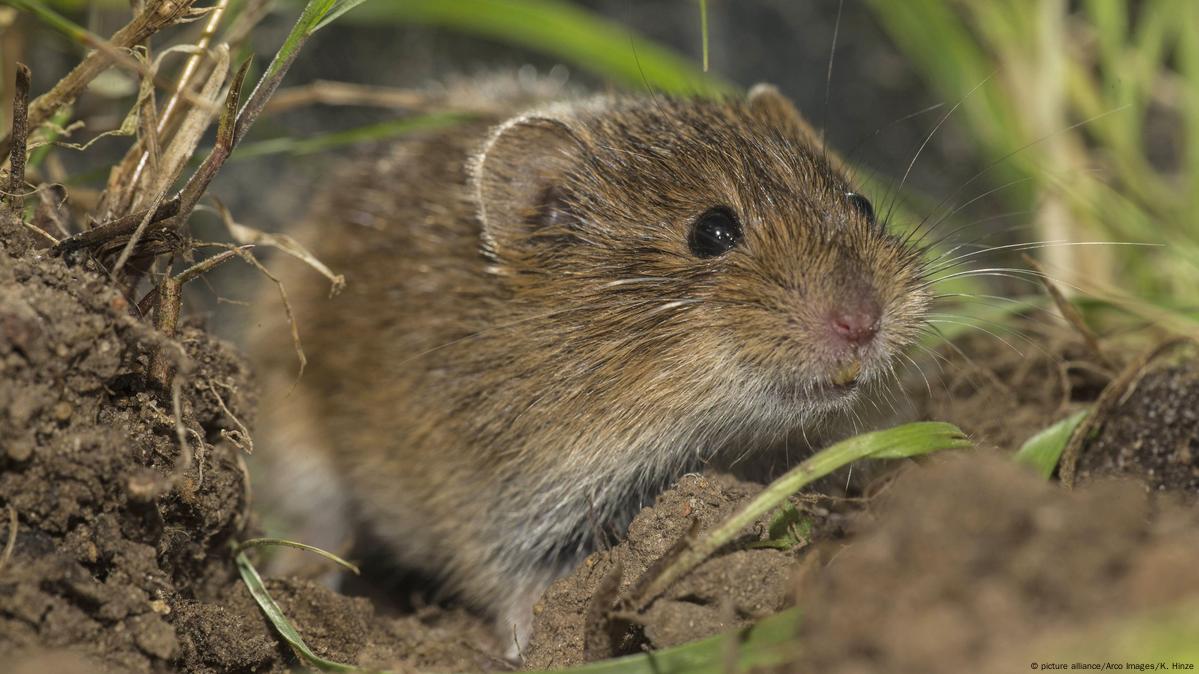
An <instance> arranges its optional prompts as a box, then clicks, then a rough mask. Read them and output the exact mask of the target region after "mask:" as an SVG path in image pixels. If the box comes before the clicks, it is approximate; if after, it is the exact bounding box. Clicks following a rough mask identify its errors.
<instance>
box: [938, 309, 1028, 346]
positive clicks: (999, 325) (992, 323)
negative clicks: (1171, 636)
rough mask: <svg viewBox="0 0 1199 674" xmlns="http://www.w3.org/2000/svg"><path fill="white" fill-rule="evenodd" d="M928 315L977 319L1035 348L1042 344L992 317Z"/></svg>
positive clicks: (963, 319)
mask: <svg viewBox="0 0 1199 674" xmlns="http://www.w3.org/2000/svg"><path fill="white" fill-rule="evenodd" d="M928 316H929V317H932V318H936V319H939V320H943V321H947V320H961V321H964V322H970V321H975V322H978V323H985V324H987V325H990V326H992V327H994V328H996V329H1000V330H1002V331H1004V332H1006V333H1007V334H1010V335H1013V336H1015V337H1018V338H1019V339H1021V340H1022V341H1024V342H1027V343H1028V344H1029V345H1031V346H1032V347H1033V348H1039V347H1040V345H1039V344H1037V343H1036V341H1035V340H1033V339H1032V338H1030V337H1029V336H1028V335H1026V334H1024V332H1023V331H1021V330H1019V329H1017V328H1014V327H1012V326H1011V325H1008V324H1006V323H1003V322H1000V321H994V320H991V319H989V318H982V317H980V316H962V315H959V314H945V313H930V314H928Z"/></svg>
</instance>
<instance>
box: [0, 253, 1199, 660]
mask: <svg viewBox="0 0 1199 674" xmlns="http://www.w3.org/2000/svg"><path fill="white" fill-rule="evenodd" d="M1038 329H1039V328H1038ZM1038 342H1039V343H1040V344H1041V345H1042V346H1041V349H1039V350H1037V352H1036V353H1037V354H1039V355H1034V356H1028V355H1025V356H1019V357H1017V356H1016V355H1014V354H1013V353H1012V352H1010V351H1008V350H1007V347H1004V346H1002V345H996V343H995V342H994V341H989V340H980V339H967V340H964V341H962V342H960V346H961V348H962V349H963V350H965V351H967V352H968V353H969V354H970V357H971V361H970V362H958V363H957V364H950V365H946V366H944V373H943V374H941V375H940V376H939V377H934V379H933V382H932V384H931V385H930V387H929V388H930V389H931V390H932V393H933V395H932V396H931V398H929V399H928V400H923V401H922V402H921V405H922V408H921V409H922V414H923V415H924V416H927V417H930V418H940V419H949V420H952V421H954V422H956V423H958V424H960V425H961V426H962V427H963V428H965V429H967V430H968V431H969V432H971V433H972V434H973V435H974V437H976V438H977V439H978V440H979V441H980V444H983V445H994V446H999V447H1002V448H1005V449H1009V450H1010V449H1013V448H1015V447H1017V446H1019V444H1020V443H1022V442H1023V441H1024V440H1025V439H1027V438H1028V437H1029V436H1030V435H1032V434H1033V433H1035V432H1036V431H1038V430H1040V429H1041V428H1043V427H1044V426H1045V425H1047V424H1048V423H1050V422H1052V421H1054V420H1056V419H1058V418H1061V417H1063V416H1065V415H1066V414H1068V413H1070V412H1071V411H1073V410H1075V409H1079V408H1080V407H1081V406H1082V405H1083V404H1084V403H1087V402H1091V401H1094V400H1095V399H1096V398H1097V397H1098V396H1099V394H1100V392H1101V391H1102V390H1103V387H1104V385H1106V383H1107V381H1108V379H1109V378H1110V376H1111V375H1112V374H1113V373H1112V372H1110V369H1114V367H1115V366H1112V367H1111V368H1097V367H1096V366H1094V365H1090V364H1087V363H1089V362H1092V361H1091V360H1088V355H1087V351H1086V349H1085V348H1083V347H1082V346H1081V344H1080V343H1079V342H1078V340H1077V339H1074V338H1073V337H1072V336H1071V335H1070V333H1069V332H1063V333H1057V334H1055V335H1041V336H1040V337H1039V338H1038ZM178 343H179V344H180V345H181V346H182V347H183V351H184V352H185V353H186V355H187V359H186V362H187V363H190V364H191V365H190V367H188V366H185V367H184V368H182V372H183V374H182V375H181V376H182V381H183V386H182V389H181V396H180V400H179V403H180V409H181V412H182V414H181V416H180V420H181V423H182V425H183V428H184V434H185V437H186V440H187V442H188V443H189V444H188V447H189V450H190V452H191V454H192V455H193V456H192V458H191V461H190V463H188V462H187V461H186V457H183V458H181V453H180V447H179V439H178V437H177V435H176V420H175V415H174V411H173V401H172V396H171V392H170V391H169V390H164V389H161V388H159V387H157V386H155V385H153V384H150V383H148V378H147V377H146V376H145V375H144V373H145V371H146V369H147V363H148V358H149V354H150V353H151V352H152V351H153V350H154V349H156V348H159V347H161V346H163V345H164V341H163V339H162V338H161V337H159V336H157V335H156V334H155V333H154V332H153V330H152V329H151V328H149V327H147V324H146V323H145V322H144V321H142V320H141V319H139V318H136V317H134V316H133V315H132V314H131V309H130V306H129V304H128V303H127V302H126V301H125V300H124V299H122V298H121V296H120V295H119V294H118V293H116V292H115V291H114V290H113V289H112V288H111V287H110V286H109V284H108V282H107V281H106V279H105V278H104V277H102V276H101V275H99V274H97V273H95V272H94V271H92V270H90V267H89V263H87V262H77V263H76V264H74V266H70V265H67V264H65V263H64V262H63V261H61V260H57V259H41V258H38V257H37V256H36V254H31V255H26V256H24V257H20V258H14V257H12V256H10V255H9V254H8V253H7V252H4V249H3V248H0V410H2V411H0V522H3V523H2V524H0V531H2V532H3V536H0V543H2V542H3V541H4V540H6V537H7V535H8V532H9V527H8V525H7V517H8V514H9V513H10V512H15V513H16V517H17V519H18V522H19V524H18V528H17V536H16V543H15V547H14V549H13V552H12V554H11V556H9V557H8V558H4V557H0V559H4V561H3V563H2V564H0V652H3V653H5V654H8V655H9V657H8V659H6V661H5V666H6V668H8V669H11V670H13V671H28V672H36V671H63V672H74V671H78V672H85V671H88V672H90V671H113V672H116V671H120V672H167V671H185V672H225V671H257V672H283V671H288V670H290V669H291V668H293V667H296V666H298V664H299V663H298V662H297V660H296V658H295V656H294V655H293V654H292V653H291V652H290V650H289V648H288V647H287V646H285V645H284V644H283V643H282V642H281V641H280V640H279V638H278V635H277V634H276V633H275V632H274V631H273V628H272V627H271V626H270V624H269V623H268V622H267V621H266V619H265V618H264V617H263V615H262V613H261V612H260V611H259V609H258V607H257V605H256V604H255V603H254V602H253V600H252V599H251V598H250V596H249V594H248V592H247V591H246V589H245V588H244V586H243V585H242V583H241V581H240V580H239V578H238V577H237V573H236V570H235V567H234V565H233V563H232V555H231V551H230V546H231V544H232V543H233V542H235V541H237V540H239V539H243V538H247V537H249V536H251V535H252V534H253V529H254V525H253V521H254V516H253V514H252V511H251V504H250V501H249V494H248V491H247V488H246V484H247V475H246V472H245V467H244V466H245V464H244V462H243V460H242V449H240V448H239V446H238V442H235V440H240V439H241V438H240V436H239V435H238V432H239V430H240V426H241V424H243V423H244V424H251V422H252V420H253V407H254V396H253V385H252V381H251V377H250V375H249V373H248V371H247V369H246V368H245V366H244V365H243V364H242V362H241V361H240V359H239V358H238V357H237V355H236V353H235V351H234V350H233V349H231V348H230V347H229V346H228V345H226V344H224V343H221V342H219V341H218V340H216V339H214V338H212V337H210V336H208V335H207V333H206V332H205V331H204V330H202V329H201V328H200V327H198V326H188V327H186V328H185V329H183V330H182V332H181V336H180V338H179V339H178ZM166 348H172V347H170V346H169V345H166ZM954 358H956V356H955V357H954ZM1063 361H1065V362H1071V363H1073V364H1072V365H1069V366H1062V365H1061V364H1060V363H1061V362H1063ZM181 362H182V361H181ZM919 387H920V390H924V386H923V382H921V383H920V385H919ZM1196 409H1199V367H1197V366H1196V365H1195V364H1194V362H1193V361H1188V360H1185V359H1178V358H1174V359H1171V360H1168V361H1163V362H1162V363H1160V364H1154V365H1153V366H1152V367H1150V368H1148V369H1147V370H1146V372H1145V373H1144V374H1143V376H1141V377H1139V378H1138V379H1137V381H1136V385H1135V387H1133V388H1132V389H1131V392H1129V393H1126V394H1125V395H1123V396H1122V397H1121V399H1120V401H1119V404H1117V405H1115V406H1114V407H1112V408H1111V410H1110V411H1109V413H1108V414H1107V415H1106V418H1104V419H1103V420H1102V423H1100V424H1098V426H1097V432H1096V434H1095V436H1094V437H1093V439H1092V440H1091V441H1090V442H1089V443H1088V444H1087V445H1086V447H1085V448H1084V452H1083V454H1082V458H1081V460H1080V463H1079V468H1080V476H1081V477H1083V478H1090V479H1091V483H1092V484H1090V486H1086V487H1084V488H1082V489H1081V490H1079V491H1078V492H1077V493H1073V494H1071V493H1068V492H1065V491H1063V490H1062V489H1060V488H1059V487H1056V486H1053V484H1051V483H1045V482H1043V481H1040V480H1038V479H1036V478H1035V477H1033V476H1031V475H1029V474H1027V473H1025V472H1024V471H1023V470H1021V469H1019V468H1017V467H1015V466H1013V465H1011V464H1010V463H1009V462H1008V461H1007V460H1006V459H999V458H995V457H992V456H990V455H989V454H987V453H985V452H971V453H967V454H966V455H965V456H963V457H961V458H957V459H934V460H932V461H929V462H924V463H921V464H912V463H909V464H906V465H908V466H909V469H908V470H906V471H904V473H903V475H902V476H900V477H899V478H898V479H896V480H895V481H894V482H889V481H884V482H881V483H879V484H881V485H882V487H880V488H879V489H878V490H877V491H878V492H879V494H880V495H878V496H874V497H873V498H871V499H851V500H847V499H835V498H831V497H805V498H803V499H795V500H794V501H793V503H794V505H795V506H796V507H797V509H798V511H799V512H800V513H801V515H802V516H803V518H804V519H805V520H806V521H807V522H809V523H810V525H811V528H810V529H807V528H805V529H803V532H804V535H803V536H802V537H801V541H800V543H799V544H798V545H796V546H794V547H791V548H790V549H786V550H780V549H771V548H762V547H749V545H748V544H750V543H753V542H755V541H761V540H762V539H763V538H764V536H765V535H766V534H765V530H766V523H765V522H758V523H756V524H755V525H754V526H752V527H749V528H747V529H746V530H745V531H744V532H743V534H742V536H741V537H740V538H739V539H738V540H737V541H735V542H734V543H733V544H731V545H730V546H728V548H727V549H725V550H722V551H720V552H719V553H718V554H717V555H715V556H713V557H712V558H711V559H709V560H708V561H707V562H706V563H705V564H703V565H702V566H700V567H699V569H698V570H697V571H696V572H694V573H693V574H691V575H690V576H688V577H686V578H684V579H683V580H681V581H680V582H679V583H678V584H676V585H675V586H674V587H672V588H671V589H669V590H668V591H667V592H666V593H665V594H664V595H663V596H662V597H660V598H658V599H657V600H656V601H654V602H652V603H651V604H650V605H649V606H648V607H647V608H646V609H645V610H643V611H640V612H636V611H632V610H631V608H630V607H629V606H628V605H627V602H624V601H623V600H624V599H627V597H629V596H631V595H632V594H635V592H634V588H635V587H636V585H637V581H638V579H639V578H641V577H642V576H643V574H646V573H647V569H650V568H651V567H652V566H653V565H654V564H656V563H659V560H660V559H661V558H662V557H663V556H664V555H666V556H669V555H668V553H669V551H670V550H671V549H672V547H673V546H674V545H675V544H676V542H678V541H679V540H680V539H683V538H684V537H685V536H687V535H688V532H689V531H692V532H694V531H695V530H698V531H703V530H704V529H706V528H709V527H711V526H712V525H714V524H715V523H716V522H718V521H720V519H721V518H723V517H725V516H726V515H728V514H729V513H731V512H732V511H733V510H734V509H736V508H737V507H738V506H739V505H740V504H741V503H743V502H744V501H745V500H746V499H748V498H750V497H752V495H753V494H754V493H756V492H757V490H759V489H760V486H758V485H755V484H751V483H744V482H738V481H736V480H734V479H732V478H729V477H726V476H719V475H703V476H698V475H692V476H686V477H684V478H683V479H682V480H680V482H679V484H678V485H677V486H676V487H675V488H673V489H672V490H670V491H668V492H667V493H665V494H663V495H662V496H661V497H660V498H659V499H658V500H657V502H656V503H655V504H654V506H653V507H651V508H647V509H645V510H644V511H643V512H642V513H641V514H640V515H639V516H638V517H637V519H636V520H635V521H634V523H633V525H632V526H631V528H630V530H629V532H628V534H627V536H625V537H624V538H623V540H622V541H621V542H619V543H618V544H617V545H615V546H614V547H612V548H611V549H608V550H603V551H601V552H597V553H595V554H593V555H592V556H590V557H589V558H588V559H587V560H586V561H585V562H584V563H583V564H581V565H580V566H579V568H578V569H577V570H576V571H575V572H574V573H573V574H571V575H570V576H568V577H566V578H564V579H562V580H560V581H559V582H557V583H555V584H554V585H553V586H552V587H551V588H550V590H549V591H548V592H547V593H546V596H545V597H544V598H543V600H542V601H541V603H540V604H539V605H538V608H537V617H536V634H535V636H534V640H533V642H532V644H531V645H530V646H529V648H528V649H527V652H526V653H525V657H526V663H525V664H526V666H528V667H534V668H541V667H551V666H555V667H556V666H563V665H568V664H574V663H579V662H583V661H585V660H588V659H595V658H600V657H609V656H612V655H618V654H623V653H630V652H637V651H641V650H643V649H653V648H663V647H669V646H672V645H675V644H679V643H683V642H686V641H690V640H693V639H696V638H700V637H704V636H708V635H711V634H715V633H719V632H723V631H727V630H728V629H730V628H734V627H739V626H743V625H747V624H749V623H751V622H753V621H755V620H756V619H758V618H761V617H763V616H765V615H768V614H770V613H772V612H775V611H777V610H779V609H781V608H784V607H787V606H790V605H792V604H796V603H798V604H800V605H801V606H802V607H803V610H804V612H805V613H804V615H805V617H804V620H803V621H802V622H803V628H802V630H803V631H802V633H801V634H800V635H799V636H800V639H801V641H800V644H801V649H800V650H799V652H798V655H797V657H798V658H799V659H800V660H801V661H802V664H804V665H805V666H806V667H807V668H809V669H810V670H811V671H821V670H836V671H844V672H850V671H854V672H856V671H963V670H967V669H970V670H973V669H981V670H984V671H1011V668H1012V667H1015V666H1017V665H1019V666H1020V668H1021V670H1024V669H1027V665H1026V662H1027V661H1031V660H1036V659H1037V658H1038V657H1048V655H1047V654H1039V653H1035V652H1031V651H1029V649H1030V648H1032V646H1029V645H1028V644H1029V643H1030V640H1031V638H1032V637H1033V636H1035V635H1040V634H1045V633H1055V634H1056V633H1065V632H1068V631H1070V630H1076V629H1080V628H1086V627H1088V626H1090V625H1093V624H1096V623H1099V622H1103V621H1106V620H1110V619H1113V618H1118V617H1119V616H1120V615H1123V613H1124V612H1127V611H1137V610H1141V609H1146V608H1150V607H1154V606H1160V605H1165V604H1167V603H1170V602H1174V601H1176V600H1178V599H1180V598H1183V597H1186V596H1188V595H1190V594H1192V593H1195V592H1196V591H1197V590H1199V575H1197V572H1196V569H1199V565H1197V564H1195V563H1194V562H1195V555H1196V552H1195V551H1196V550H1199V516H1196V514H1195V511H1194V509H1193V507H1191V508H1190V509H1187V508H1185V507H1183V506H1181V505H1178V504H1177V503H1176V502H1175V501H1181V500H1182V499H1181V498H1179V497H1176V496H1174V495H1173V494H1174V493H1176V492H1179V491H1180V490H1181V491H1182V492H1186V493H1189V494H1191V495H1193V494H1194V493H1195V491H1196V489H1197V487H1199V477H1197V475H1199V473H1197V469H1196V460H1195V452H1196V450H1197V449H1199V419H1197V417H1196ZM930 464H931V465H930ZM1111 474H1119V475H1125V476H1133V477H1136V478H1138V479H1139V480H1141V481H1142V482H1141V483H1138V482H1134V481H1125V482H1119V483H1116V482H1109V481H1104V480H1102V479H1097V478H1098V477H1099V476H1103V475H1111ZM1142 483H1143V484H1147V485H1149V486H1150V487H1152V488H1153V489H1154V490H1155V493H1154V494H1150V493H1149V491H1148V490H1147V489H1145V488H1144V486H1142ZM1156 492H1166V493H1167V495H1166V496H1162V495H1160V494H1157V493H1156ZM872 493H873V492H872ZM693 522H694V523H696V524H694V527H696V529H693V528H692V527H693ZM814 553H816V554H814ZM616 570H619V574H617V572H616ZM797 578H798V579H797ZM268 587H269V589H270V590H271V592H272V593H273V594H274V596H275V598H276V600H277V601H278V602H279V604H280V605H281V606H282V608H283V610H284V612H285V613H286V614H287V615H288V616H290V617H291V619H292V620H293V621H294V623H295V624H296V626H297V627H298V629H299V631H300V632H301V634H303V635H304V637H305V638H306V640H307V641H308V642H309V644H310V645H311V646H312V648H313V649H314V650H315V651H316V652H317V653H319V654H321V655H323V656H326V657H329V658H333V659H337V660H342V661H348V662H354V663H358V664H361V665H364V666H370V667H391V668H397V669H405V670H411V669H420V670H423V671H430V670H432V671H495V670H505V669H510V668H511V666H510V665H509V664H508V663H506V662H505V661H503V660H502V659H501V658H500V657H499V653H500V652H502V650H503V647H502V645H500V644H497V643H495V642H494V641H493V640H492V639H491V637H490V635H489V631H488V627H487V625H486V624H485V622H484V621H481V620H479V619H477V618H475V617H473V616H471V615H470V614H469V613H467V612H465V611H463V610H460V609H454V608H447V607H437V606H427V607H424V608H420V609H417V610H414V611H409V612H407V613H402V614H399V615H397V614H394V613H392V612H391V610H390V609H385V608H383V607H384V604H382V603H373V602H372V600H371V599H369V598H361V597H359V598H350V597H347V596H344V595H341V594H338V593H336V592H334V591H332V590H329V589H327V588H325V587H323V586H320V585H317V584H314V583H312V582H308V581H304V580H300V579H274V580H269V581H268ZM1026 653H1028V654H1029V655H1028V657H1027V658H1024V655H1025V654H1026ZM1015 654H1019V655H1020V658H1024V659H1020V658H1017V659H1016V660H1013V659H1012V658H1014V657H1016V655H1015Z"/></svg>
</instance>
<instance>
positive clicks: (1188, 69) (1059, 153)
mask: <svg viewBox="0 0 1199 674" xmlns="http://www.w3.org/2000/svg"><path fill="white" fill-rule="evenodd" d="M870 6H871V7H872V9H873V10H874V12H875V13H876V14H877V16H878V18H879V19H880V21H881V23H882V24H883V26H884V27H885V29H886V30H887V31H888V32H889V33H890V35H891V36H892V38H893V39H894V40H895V42H896V43H897V44H898V45H899V46H900V48H901V49H902V50H903V51H904V52H905V53H906V54H907V56H908V57H909V58H910V59H911V62H912V63H913V64H914V65H915V67H917V68H919V69H920V70H921V71H922V73H923V74H924V76H925V77H926V79H927V80H928V81H929V82H930V83H931V84H932V85H933V86H934V87H935V88H936V89H937V90H939V91H940V92H941V94H942V95H943V96H944V97H945V98H946V99H948V100H951V101H960V109H959V110H957V111H956V113H955V114H956V115H957V120H956V121H957V122H958V123H960V124H963V125H965V126H966V127H967V128H968V130H969V132H970V134H971V136H972V137H973V138H974V139H976V141H977V143H978V145H979V147H980V149H982V150H983V151H984V152H985V153H986V154H987V155H988V156H989V157H990V158H991V160H992V161H993V167H992V168H990V169H989V170H988V171H987V172H986V173H985V174H984V175H982V176H980V177H979V178H978V180H977V181H975V182H977V183H979V184H976V185H972V186H971V190H972V191H974V192H982V191H984V189H988V188H994V187H996V186H1000V185H1005V184H1009V183H1014V185H1013V186H1012V187H1009V188H1006V189H1004V190H1002V191H1001V192H1000V194H1001V195H1003V196H1004V197H1005V198H1006V199H1007V200H1008V201H1009V202H1010V203H1011V205H1012V207H1013V209H1016V210H1023V209H1032V212H1033V216H1032V222H1033V224H1034V226H1035V233H1034V234H1032V235H1030V237H1031V238H1034V239H1036V240H1041V241H1046V242H1050V241H1073V242H1081V241H1113V242H1143V243H1151V244H1164V246H1161V247H1156V248H1153V247H1130V246H1074V247H1066V246H1060V247H1048V248H1045V249H1043V250H1042V251H1041V252H1042V259H1043V260H1044V261H1045V262H1046V263H1047V265H1048V271H1049V272H1050V273H1052V274H1053V275H1055V276H1058V277H1059V278H1062V279H1063V280H1065V281H1066V282H1067V283H1069V284H1072V285H1075V286H1077V287H1079V288H1080V289H1082V290H1083V291H1085V292H1086V293H1087V294H1092V295H1095V296H1098V297H1101V298H1106V299H1109V300H1115V301H1117V302H1118V303H1119V304H1121V305H1122V306H1124V307H1125V308H1128V309H1132V310H1134V311H1136V312H1138V313H1140V314H1141V315H1142V316H1144V317H1146V318H1150V319H1152V320H1156V321H1162V322H1166V323H1169V324H1171V325H1172V326H1173V327H1176V328H1181V329H1184V330H1190V331H1194V330H1195V329H1196V326H1197V325H1199V308H1197V307H1199V303H1197V302H1196V301H1195V289H1196V288H1199V3H1197V2H1193V1H1192V0H1155V1H1153V2H1135V1H1133V0H1087V1H1085V2H1081V3H1070V2H1067V1H1066V0H1038V1H1036V2H1033V1H1030V0H994V1H988V2H972V1H970V0H905V1H904V2H892V1H890V0H870ZM957 196H960V195H953V197H951V198H950V200H951V201H952V200H953V199H954V198H957ZM1144 300H1148V301H1149V302H1150V303H1151V304H1152V305H1153V306H1146V305H1144V304H1143V301H1144Z"/></svg>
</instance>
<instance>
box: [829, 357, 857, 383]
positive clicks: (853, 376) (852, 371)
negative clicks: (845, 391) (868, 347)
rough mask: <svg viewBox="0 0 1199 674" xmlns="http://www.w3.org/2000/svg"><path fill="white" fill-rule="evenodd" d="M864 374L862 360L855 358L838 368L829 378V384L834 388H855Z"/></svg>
mask: <svg viewBox="0 0 1199 674" xmlns="http://www.w3.org/2000/svg"><path fill="white" fill-rule="evenodd" d="M860 374H862V359H861V358H853V359H851V360H850V361H848V362H846V363H844V364H842V365H841V367H839V368H837V370H836V371H835V372H833V375H832V376H831V377H829V384H831V385H832V386H833V387H834V388H847V387H849V388H853V387H856V386H857V385H858V375H860Z"/></svg>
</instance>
